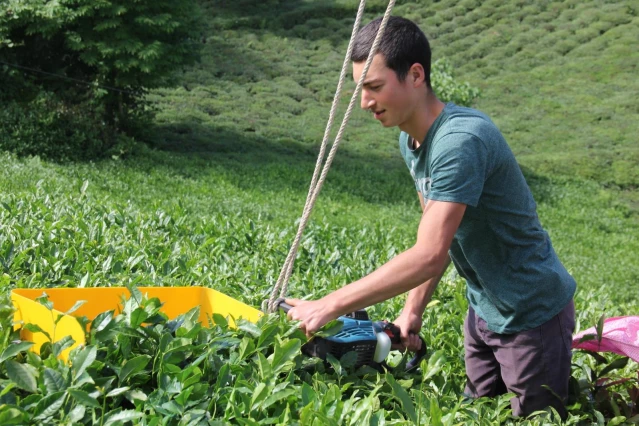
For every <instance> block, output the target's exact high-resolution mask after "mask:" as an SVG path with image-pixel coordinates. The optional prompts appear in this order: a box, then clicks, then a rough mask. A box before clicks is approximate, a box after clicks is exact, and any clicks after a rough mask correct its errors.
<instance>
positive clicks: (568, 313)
mask: <svg viewBox="0 0 639 426" xmlns="http://www.w3.org/2000/svg"><path fill="white" fill-rule="evenodd" d="M574 329H575V305H574V302H573V301H570V303H568V305H566V307H565V308H564V309H563V310H562V311H561V312H560V313H559V314H557V315H555V316H554V317H553V318H551V319H550V320H548V321H547V322H545V323H544V324H542V325H540V326H539V327H536V328H533V329H532V330H526V331H521V332H519V333H514V334H498V333H495V332H492V331H490V330H488V327H487V325H486V321H484V320H483V319H481V318H480V317H478V316H477V315H476V314H475V311H473V309H472V308H469V309H468V316H467V317H466V321H465V322H464V348H465V360H466V375H467V378H468V380H467V382H466V389H465V393H466V395H468V396H470V397H474V398H478V397H482V396H489V397H492V396H497V395H500V394H504V393H506V392H513V393H514V394H515V395H516V396H515V397H514V398H512V399H511V400H510V404H511V407H512V410H513V414H514V415H515V416H526V415H528V414H530V413H532V412H534V411H537V410H541V409H544V408H546V407H548V406H552V407H554V408H555V409H557V411H558V412H559V413H560V414H561V416H562V418H565V417H566V409H565V406H564V403H565V401H566V398H567V397H568V381H569V379H570V362H571V343H572V333H573V332H574ZM544 385H546V386H548V387H549V388H550V389H552V392H550V391H549V390H547V389H546V388H544V387H543V386H544Z"/></svg>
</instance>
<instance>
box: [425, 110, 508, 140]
mask: <svg viewBox="0 0 639 426" xmlns="http://www.w3.org/2000/svg"><path fill="white" fill-rule="evenodd" d="M445 112H446V119H445V121H444V122H443V123H442V126H441V127H440V128H439V131H438V132H437V135H436V137H435V139H436V141H437V140H441V139H446V138H450V137H454V138H458V137H466V138H468V139H477V140H481V141H482V142H483V143H484V144H491V142H493V141H499V142H502V141H503V135H502V134H501V132H500V131H499V129H498V128H497V126H496V125H495V123H493V121H492V120H491V119H490V118H489V117H488V115H486V114H485V113H483V112H482V111H479V110H477V109H474V108H470V107H463V106H459V105H455V104H447V105H446V109H445Z"/></svg>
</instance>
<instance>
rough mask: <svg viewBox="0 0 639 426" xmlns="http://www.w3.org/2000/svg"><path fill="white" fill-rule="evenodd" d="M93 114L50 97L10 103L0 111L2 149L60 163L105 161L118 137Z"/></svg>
mask: <svg viewBox="0 0 639 426" xmlns="http://www.w3.org/2000/svg"><path fill="white" fill-rule="evenodd" d="M90 111H91V107H90V106H87V105H86V104H80V105H76V106H73V107H69V106H68V105H66V104H65V103H62V102H60V101H58V100H57V99H56V98H55V97H54V96H52V95H48V94H46V93H43V94H41V95H40V96H38V97H37V98H36V99H34V100H33V101H31V102H28V103H23V104H20V103H18V102H15V101H14V102H9V103H8V104H6V105H5V107H4V108H3V109H2V110H1V111H0V149H2V150H7V151H13V152H15V153H17V154H20V155H40V156H42V157H46V158H51V159H56V160H68V159H74V160H75V159H86V158H98V157H101V156H103V155H104V153H105V151H106V150H105V147H107V146H109V145H114V144H113V143H112V144H108V142H107V141H108V140H109V139H110V138H114V137H115V136H114V135H112V134H111V130H110V129H108V128H107V127H106V126H105V125H104V123H100V122H99V121H97V120H95V119H92V117H91V113H90ZM87 112H88V113H87ZM109 147H110V146H109Z"/></svg>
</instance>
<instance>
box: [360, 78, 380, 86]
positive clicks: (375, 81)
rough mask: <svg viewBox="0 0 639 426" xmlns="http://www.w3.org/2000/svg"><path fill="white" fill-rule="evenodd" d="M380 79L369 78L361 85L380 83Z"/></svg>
mask: <svg viewBox="0 0 639 426" xmlns="http://www.w3.org/2000/svg"><path fill="white" fill-rule="evenodd" d="M382 81H383V80H381V79H379V78H376V79H374V80H369V81H366V82H364V84H363V85H364V86H370V85H372V84H376V83H381V82H382Z"/></svg>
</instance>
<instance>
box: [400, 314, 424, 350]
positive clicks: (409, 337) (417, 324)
mask: <svg viewBox="0 0 639 426" xmlns="http://www.w3.org/2000/svg"><path fill="white" fill-rule="evenodd" d="M393 323H394V324H395V325H396V326H397V327H399V329H400V330H401V338H402V344H401V345H400V346H397V345H393V349H404V348H406V349H408V350H409V351H410V352H417V351H418V350H419V349H421V347H422V340H421V339H420V338H419V335H418V334H419V331H420V330H421V328H422V318H421V316H419V315H417V314H415V313H413V312H410V311H402V313H401V315H400V316H399V317H398V318H397V319H396V320H395V321H393ZM411 331H412V332H413V333H414V334H413V333H411Z"/></svg>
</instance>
